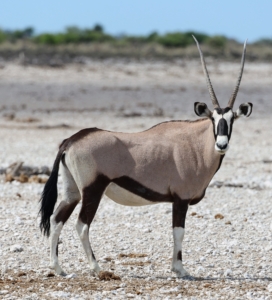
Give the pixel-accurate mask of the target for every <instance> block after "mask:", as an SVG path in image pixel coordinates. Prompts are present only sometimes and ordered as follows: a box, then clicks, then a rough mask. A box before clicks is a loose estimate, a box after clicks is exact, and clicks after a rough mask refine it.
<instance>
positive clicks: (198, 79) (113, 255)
mask: <svg viewBox="0 0 272 300" xmlns="http://www.w3.org/2000/svg"><path fill="white" fill-rule="evenodd" d="M207 61H208V67H209V70H210V75H211V79H212V82H213V85H214V88H215V91H216V92H217V96H218V99H219V101H220V103H222V106H225V105H226V104H227V101H228V99H229V96H230V94H231V92H232V90H233V87H234V85H235V81H236V76H237V73H238V70H239V65H238V64H232V63H219V62H216V61H209V59H208V60H207ZM271 95H272V66H271V65H267V64H253V63H247V64H246V67H245V72H244V77H243V80H242V85H241V89H240V92H239V94H238V98H237V101H236V104H235V109H236V108H238V105H239V104H240V103H243V102H252V103H253V104H254V108H253V113H252V116H250V118H248V119H241V120H238V121H237V122H235V124H234V130H233V136H232V140H231V145H230V150H229V152H228V153H227V155H226V157H225V159H224V162H223V165H222V167H221V169H220V171H219V172H218V173H217V174H216V176H215V177H214V179H213V181H212V183H211V186H210V188H208V190H207V194H206V196H205V198H204V199H203V200H202V201H201V202H200V203H199V204H198V205H196V206H192V207H190V209H189V212H188V217H187V224H186V235H185V240H184V243H183V260H184V264H185V268H186V269H187V270H188V271H189V272H190V273H191V275H193V276H195V280H185V279H179V278H176V277H175V275H174V274H173V273H171V271H170V265H171V256H172V233H171V205H169V204H160V205H155V206H149V207H138V208H132V207H124V206H120V205H118V204H115V203H113V202H112V201H110V200H109V199H107V198H106V197H104V198H103V200H102V202H101V205H100V207H99V210H98V213H97V215H96V217H95V220H94V222H93V224H92V226H91V232H90V237H91V241H92V246H93V249H94V252H95V255H96V257H97V259H98V261H99V264H100V266H101V267H102V268H103V269H104V270H108V271H112V272H114V273H115V274H116V275H119V276H120V278H121V280H111V281H100V280H99V279H98V278H95V277H93V276H92V275H91V274H90V272H89V269H88V265H87V260H86V257H85V255H84V253H83V249H82V248H81V245H80V242H79V239H78V237H77V235H76V232H75V229H74V223H75V220H76V217H77V215H78V212H79V209H80V207H77V208H76V210H75V212H74V213H73V215H72V217H71V219H70V220H69V221H68V223H67V225H65V227H64V230H63V232H62V234H61V240H60V245H59V251H60V254H59V258H60V261H61V265H62V266H63V268H64V269H65V270H66V271H67V272H68V273H69V274H72V276H70V277H69V276H68V278H63V277H59V276H53V275H52V272H51V271H50V270H49V269H48V268H47V266H48V263H49V249H48V240H47V239H45V238H43V237H42V236H41V234H40V232H39V228H38V219H37V211H38V199H39V197H40V194H41V191H42V188H43V185H42V184H35V183H25V184H21V183H19V182H15V181H14V182H12V183H5V182H4V178H3V179H2V181H1V183H0V211H1V215H0V231H1V235H0V254H1V270H0V271H1V278H0V298H1V299H65V298H66V299H128V298H136V299H175V298H182V299H186V298H187V299H272V296H271V294H272V270H271V267H272V255H271V254H272V240H271V235H272V218H271V216H272V202H271V199H272V162H271V161H272V153H271V144H272V141H271V134H272V126H271V112H272V96H271ZM195 101H203V102H206V103H207V104H208V105H209V107H211V105H210V103H211V101H210V99H209V95H208V92H207V88H206V86H205V79H204V77H203V74H202V70H201V66H200V62H199V61H190V62H185V61H176V62H175V63H165V62H150V61H144V62H134V61H113V60H107V61H104V62H97V61H90V62H89V63H88V64H87V65H71V66H66V67H65V68H62V69H53V68H36V67H23V66H19V65H15V64H7V65H5V66H4V67H3V68H2V69H0V126H1V131H0V139H1V141H2V143H1V148H0V167H7V166H8V165H10V164H11V163H13V162H17V161H23V162H24V163H25V164H27V165H33V166H43V165H47V166H51V165H52V163H53V160H54V158H55V155H56V152H57V148H58V145H59V143H60V142H61V141H62V140H63V139H64V138H67V137H69V136H70V135H71V134H73V133H75V132H76V131H78V130H79V129H81V128H84V127H99V128H104V129H109V130H117V131H127V132H135V131H141V130H144V129H146V128H148V127H150V126H152V125H154V124H156V123H158V122H161V121H165V120H170V119H196V118H197V116H195V114H194V111H193V103H194V102H195ZM61 187H62V181H61V178H60V179H59V188H60V191H61ZM59 199H61V196H60V197H59ZM216 214H221V215H222V216H223V217H224V218H223V219H215V217H214V216H215V215H216ZM73 274H74V275H73Z"/></svg>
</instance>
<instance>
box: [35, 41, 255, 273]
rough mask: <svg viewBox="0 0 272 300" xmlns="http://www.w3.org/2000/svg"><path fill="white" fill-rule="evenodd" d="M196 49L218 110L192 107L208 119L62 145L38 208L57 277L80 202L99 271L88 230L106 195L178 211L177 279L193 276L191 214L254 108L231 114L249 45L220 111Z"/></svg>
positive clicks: (81, 226) (82, 137)
mask: <svg viewBox="0 0 272 300" xmlns="http://www.w3.org/2000/svg"><path fill="white" fill-rule="evenodd" d="M194 39H195V37H194ZM195 41H196V45H197V47H198V51H199V54H200V58H201V63H202V67H203V71H204V74H205V77H206V81H207V86H208V90H209V94H210V97H211V100H212V104H213V107H214V108H213V111H210V110H209V108H208V107H207V105H206V104H205V103H202V102H196V103H195V104H194V110H195V113H196V114H197V115H198V116H200V117H205V118H203V119H200V120H198V121H168V122H163V123H160V124H157V125H155V126H153V127H151V128H150V129H148V130H145V131H143V132H138V133H123V132H111V131H107V130H101V129H98V128H87V129H83V130H81V131H79V132H78V133H76V134H74V135H72V136H71V137H70V138H68V139H66V140H64V141H63V142H62V143H61V145H60V147H59V151H58V154H57V157H56V159H55V162H54V165H53V169H52V173H51V175H50V177H49V179H48V181H47V183H46V184H45V187H44V190H43V193H42V196H41V200H40V201H41V207H40V214H41V221H40V228H41V231H42V232H43V233H44V235H47V236H50V267H51V268H52V269H54V270H55V271H56V273H57V274H60V275H64V276H65V272H64V271H63V270H62V268H61V267H60V265H59V262H58V239H59V235H60V232H61V230H62V228H63V225H64V224H65V222H66V221H67V220H68V218H69V217H70V215H71V214H72V212H73V210H74V208H75V207H76V205H77V204H78V203H79V202H80V200H82V207H81V210H80V213H79V216H78V220H77V223H76V230H77V233H78V235H79V238H80V240H81V243H82V246H83V248H84V250H85V252H86V255H87V258H88V261H89V264H90V268H91V270H92V271H94V272H95V273H98V272H99V271H100V268H99V266H98V263H97V261H96V259H95V256H94V254H93V251H92V248H91V245H90V241H89V227H90V224H91V222H92V220H93V218H94V216H95V213H96V211H97V208H98V205H99V203H100V200H101V198H102V196H103V194H104V193H105V194H106V195H107V196H108V197H109V198H110V199H112V200H113V201H115V202H117V203H119V204H123V205H129V206H141V205H150V204H156V203H162V202H169V203H172V208H173V216H172V218H173V219H172V220H173V222H172V226H173V239H174V250H173V261H172V271H173V272H175V273H177V275H178V276H179V277H183V276H187V275H189V274H188V272H187V271H186V270H185V269H184V268H183V265H182V250H181V248H182V247H181V246H182V241H183V238H184V227H185V218H186V213H187V210H188V206H189V205H194V204H196V203H198V202H199V201H200V200H201V199H202V198H203V197H204V195H205V191H206V188H207V187H208V185H209V183H210V181H211V179H212V178H213V176H214V175H215V173H216V172H217V171H218V169H219V168H220V166H221V163H222V160H223V158H224V155H225V153H226V151H227V150H228V148H229V141H230V138H231V133H232V127H233V123H234V120H236V119H237V118H239V117H240V116H246V117H248V116H249V115H250V114H251V112H252V104H251V103H244V104H241V105H240V106H239V108H238V109H237V111H236V112H234V111H233V105H234V102H235V99H236V96H237V93H238V90H239V85H240V82H241V78H242V74H243V69H244V62H245V53H246V42H245V44H244V48H243V55H242V60H241V68H240V72H239V76H238V80H237V83H236V86H235V89H234V91H233V93H232V95H231V97H230V100H229V102H228V106H227V107H226V108H221V107H220V105H219V102H218V100H217V98H216V95H215V93H214V90H213V87H212V84H211V81H210V78H209V74H208V71H207V68H206V63H205V60H204V57H203V54H202V52H201V49H200V46H199V44H198V42H197V40H196V39H195ZM59 166H61V173H62V178H63V188H64V191H63V200H62V201H61V202H60V204H59V206H58V207H57V209H56V210H55V211H54V206H55V204H56V202H57V196H58V192H57V181H58V172H59Z"/></svg>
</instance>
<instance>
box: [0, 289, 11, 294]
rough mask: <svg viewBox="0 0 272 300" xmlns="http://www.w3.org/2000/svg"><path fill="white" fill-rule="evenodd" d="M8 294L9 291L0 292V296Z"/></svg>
mask: <svg viewBox="0 0 272 300" xmlns="http://www.w3.org/2000/svg"><path fill="white" fill-rule="evenodd" d="M8 292H9V291H7V290H1V291H0V295H6V294H8Z"/></svg>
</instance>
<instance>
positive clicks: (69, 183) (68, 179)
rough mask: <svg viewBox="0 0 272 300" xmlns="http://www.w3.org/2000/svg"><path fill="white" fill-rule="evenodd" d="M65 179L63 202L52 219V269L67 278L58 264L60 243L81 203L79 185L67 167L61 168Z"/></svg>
mask: <svg viewBox="0 0 272 300" xmlns="http://www.w3.org/2000/svg"><path fill="white" fill-rule="evenodd" d="M61 171H62V178H63V185H64V189H63V199H64V200H63V201H61V202H60V204H59V206H58V207H57V209H56V210H55V211H54V213H53V214H52V216H51V217H50V268H52V269H53V270H55V272H56V273H57V274H59V275H63V276H65V275H66V273H65V272H64V271H63V270H62V268H61V267H60V265H59V262H58V241H59V236H60V232H61V230H62V228H63V225H64V224H65V222H66V221H67V220H68V219H69V217H70V215H71V214H72V212H73V210H74V209H75V207H76V205H77V204H78V202H79V201H80V193H79V190H78V188H77V185H76V183H75V181H74V179H73V177H72V175H71V173H70V172H69V170H68V169H67V168H66V167H63V166H62V167H61Z"/></svg>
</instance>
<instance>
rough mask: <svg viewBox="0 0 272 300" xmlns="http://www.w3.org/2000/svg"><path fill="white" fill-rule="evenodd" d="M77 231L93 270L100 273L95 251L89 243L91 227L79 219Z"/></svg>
mask: <svg viewBox="0 0 272 300" xmlns="http://www.w3.org/2000/svg"><path fill="white" fill-rule="evenodd" d="M76 230H77V233H78V236H79V238H80V241H81V243H82V246H83V249H84V251H85V253H86V255H87V258H88V261H89V264H90V268H91V270H93V271H95V272H96V273H99V271H100V268H99V266H98V263H97V261H96V260H95V258H94V255H93V251H92V248H91V245H90V241H89V227H88V225H87V224H84V223H82V222H81V221H80V220H79V219H78V220H77V224H76Z"/></svg>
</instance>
